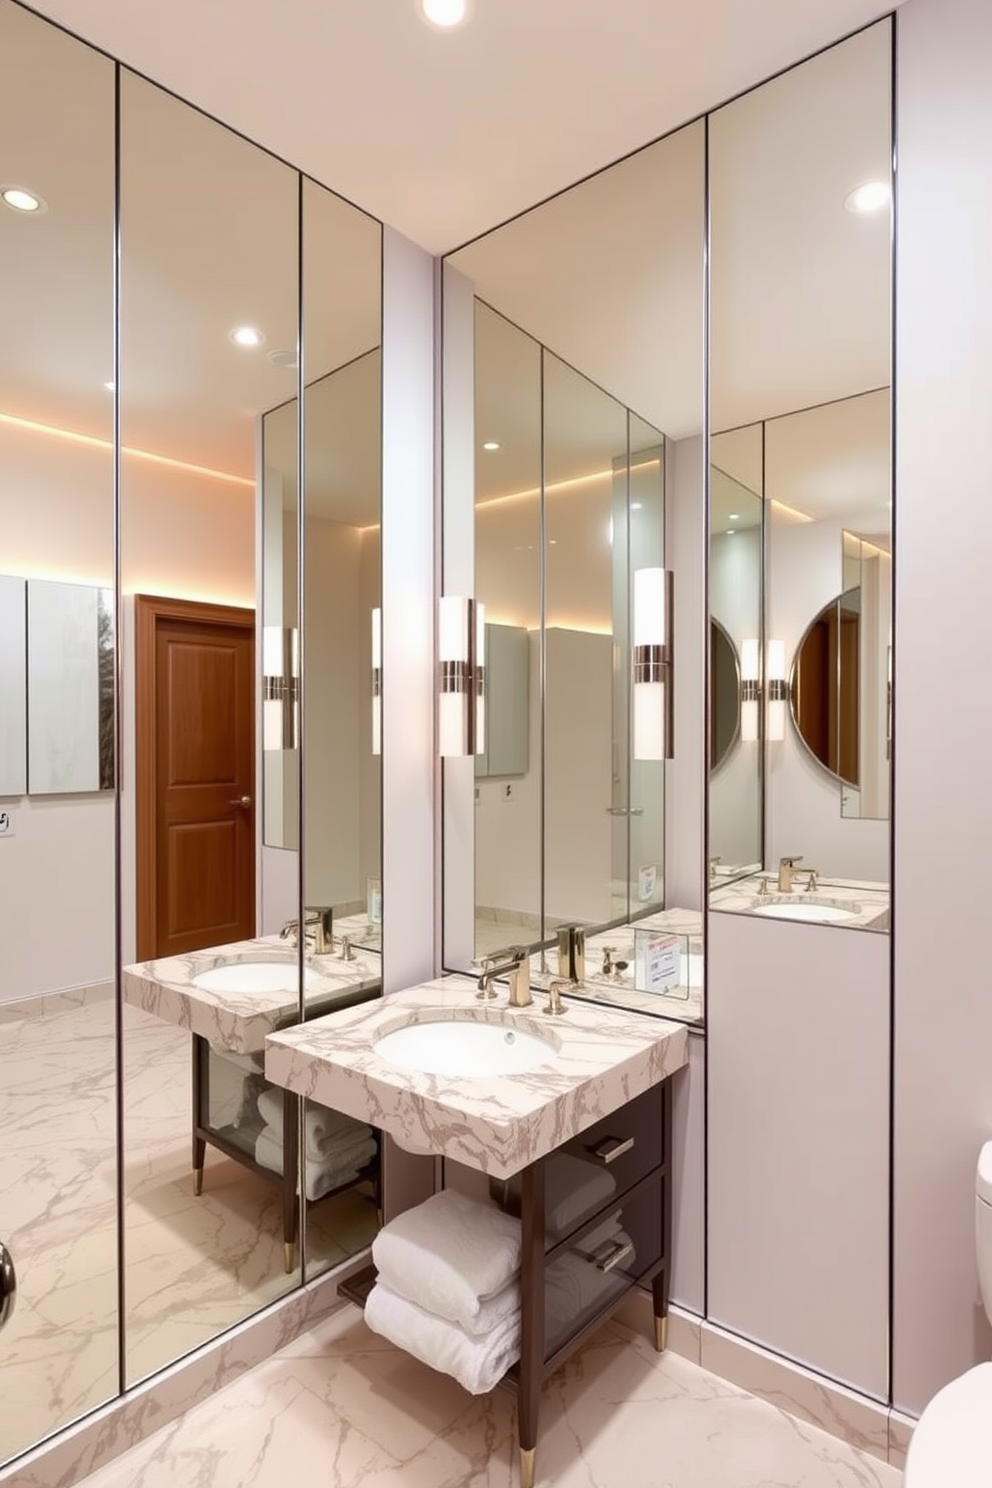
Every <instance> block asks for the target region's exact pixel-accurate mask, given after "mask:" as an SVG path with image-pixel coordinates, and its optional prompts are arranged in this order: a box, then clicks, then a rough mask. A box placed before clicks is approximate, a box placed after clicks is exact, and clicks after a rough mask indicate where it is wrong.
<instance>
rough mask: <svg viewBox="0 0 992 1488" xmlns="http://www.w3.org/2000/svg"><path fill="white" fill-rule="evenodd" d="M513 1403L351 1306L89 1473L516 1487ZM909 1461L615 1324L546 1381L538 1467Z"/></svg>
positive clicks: (103, 1479) (687, 1480)
mask: <svg viewBox="0 0 992 1488" xmlns="http://www.w3.org/2000/svg"><path fill="white" fill-rule="evenodd" d="M518 1481H519V1479H518V1477H517V1452H516V1436H515V1405H514V1401H513V1399H512V1397H511V1396H510V1395H508V1394H505V1393H503V1392H502V1391H499V1390H497V1391H495V1392H494V1393H493V1394H492V1395H490V1396H482V1397H478V1398H473V1397H472V1396H470V1395H467V1394H465V1392H464V1391H463V1390H462V1389H461V1388H460V1387H459V1386H458V1385H456V1384H455V1383H454V1381H452V1380H449V1379H447V1378H446V1377H445V1376H443V1375H439V1374H436V1373H434V1371H433V1370H430V1369H428V1368H426V1366H424V1365H422V1364H419V1363H417V1361H416V1360H414V1359H412V1358H411V1357H409V1356H408V1355H406V1354H404V1353H402V1352H401V1351H399V1350H397V1349H395V1348H393V1347H392V1346H391V1345H390V1344H388V1343H386V1342H385V1340H383V1339H381V1338H379V1337H377V1336H376V1335H375V1334H373V1333H370V1332H369V1330H368V1329H367V1328H366V1327H365V1324H364V1322H363V1320H362V1317H361V1314H360V1313H359V1311H358V1309H357V1308H355V1307H352V1306H350V1305H348V1306H347V1307H345V1308H343V1309H342V1310H341V1311H340V1312H338V1313H335V1314H334V1316H332V1317H331V1318H329V1319H327V1320H325V1322H323V1323H322V1324H321V1325H320V1326H319V1327H318V1328H316V1329H315V1330H314V1331H313V1332H311V1333H308V1334H305V1335H303V1336H302V1337H301V1338H299V1339H297V1340H296V1341H295V1343H293V1344H291V1345H290V1346H289V1347H288V1348H286V1349H284V1350H283V1351H282V1352H281V1353H279V1354H276V1355H275V1356H274V1357H273V1358H272V1359H270V1360H268V1361H266V1363H265V1364H263V1365H260V1366H259V1367H257V1368H255V1369H253V1370H252V1371H250V1373H248V1374H246V1375H245V1376H243V1377H242V1379H240V1380H238V1381H237V1382H236V1383H235V1384H232V1385H229V1386H228V1387H227V1388H226V1389H224V1390H222V1391H220V1392H219V1393H218V1394H216V1395H214V1396H211V1397H210V1399H209V1400H206V1401H204V1402H203V1403H202V1404H201V1405H199V1406H197V1407H196V1408H195V1409H193V1410H191V1411H188V1412H187V1413H186V1415H185V1416H183V1417H181V1418H180V1419H178V1420H176V1421H174V1422H173V1423H172V1424H171V1425H169V1426H166V1427H164V1428H163V1429H162V1430H161V1431H159V1432H158V1433H157V1434H156V1435H155V1436H153V1437H150V1438H149V1439H148V1440H146V1441H145V1442H143V1443H142V1444H141V1445H140V1446H137V1447H134V1448H132V1449H131V1450H130V1451H129V1452H127V1453H126V1454H125V1455H124V1456H122V1457H120V1458H118V1459H117V1460H116V1461H115V1462H113V1463H110V1464H108V1465H107V1466H106V1467H104V1468H102V1469H100V1470H99V1471H98V1472H96V1473H93V1474H92V1475H91V1476H90V1477H88V1478H86V1479H84V1480H83V1485H82V1488H286V1484H288V1483H292V1484H294V1485H298V1488H318V1485H319V1488H511V1485H516V1484H517V1483H518ZM901 1482H902V1474H901V1473H900V1472H898V1471H897V1469H895V1468H893V1467H888V1466H886V1465H885V1464H883V1463H880V1462H877V1461H875V1459H874V1458H871V1457H866V1456H863V1455H862V1454H860V1453H859V1452H857V1451H855V1450H854V1449H853V1448H851V1447H847V1446H845V1445H844V1444H842V1443H841V1442H838V1441H837V1440H836V1439H835V1438H833V1437H831V1436H828V1435H827V1434H826V1433H825V1432H823V1431H820V1430H819V1429H818V1428H817V1427H815V1426H807V1425H804V1424H802V1423H801V1422H799V1421H796V1420H795V1419H794V1418H793V1417H791V1416H788V1415H786V1414H785V1413H784V1412H783V1411H781V1410H779V1409H777V1408H776V1407H774V1406H771V1405H767V1404H765V1403H764V1402H762V1401H758V1400H755V1399H753V1398H752V1397H751V1396H749V1395H747V1394H745V1393H744V1391H742V1390H740V1389H738V1388H737V1387H736V1386H734V1385H730V1384H727V1383H726V1382H725V1381H723V1380H720V1379H718V1378H717V1377H716V1376H715V1375H712V1374H708V1373H707V1372H706V1371H705V1370H702V1369H700V1368H698V1367H697V1366H696V1365H694V1364H690V1363H688V1362H687V1361H686V1360H685V1359H681V1358H679V1356H678V1355H676V1354H671V1353H669V1354H666V1355H664V1356H659V1355H657V1354H655V1352H654V1350H653V1349H652V1348H651V1346H650V1344H649V1343H648V1342H647V1341H646V1340H645V1339H643V1338H641V1337H640V1336H639V1335H636V1334H634V1333H632V1332H631V1331H630V1330H629V1329H627V1328H625V1327H623V1326H622V1325H621V1324H619V1323H610V1324H607V1325H606V1326H605V1327H604V1328H603V1329H602V1330H601V1331H600V1332H599V1333H597V1334H596V1336H595V1337H594V1338H593V1339H592V1340H591V1342H590V1343H588V1344H587V1345H586V1347H585V1348H584V1349H583V1350H582V1351H581V1352H580V1353H579V1354H577V1355H576V1356H575V1358H574V1359H573V1360H572V1361H571V1362H570V1363H569V1364H568V1365H566V1366H565V1368H564V1369H562V1370H560V1371H559V1372H558V1373H557V1374H556V1375H555V1376H554V1377H553V1378H552V1379H551V1380H549V1381H548V1383H547V1385H546V1387H545V1391H544V1399H543V1403H542V1420H541V1431H540V1438H539V1444H538V1450H537V1483H538V1485H546V1488H550V1485H552V1484H553V1485H554V1488H898V1485H899V1484H900V1483H901Z"/></svg>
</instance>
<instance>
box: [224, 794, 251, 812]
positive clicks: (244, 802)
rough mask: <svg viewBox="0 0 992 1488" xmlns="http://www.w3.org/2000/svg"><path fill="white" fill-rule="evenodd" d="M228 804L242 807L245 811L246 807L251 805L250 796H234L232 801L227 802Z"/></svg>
mask: <svg viewBox="0 0 992 1488" xmlns="http://www.w3.org/2000/svg"><path fill="white" fill-rule="evenodd" d="M229 804H230V805H231V806H243V807H244V808H245V810H246V811H247V810H248V807H249V806H250V805H251V796H236V797H235V798H234V800H233V801H231V802H229Z"/></svg>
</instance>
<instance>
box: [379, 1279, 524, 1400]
mask: <svg viewBox="0 0 992 1488" xmlns="http://www.w3.org/2000/svg"><path fill="white" fill-rule="evenodd" d="M365 1321H366V1323H368V1325H369V1327H370V1328H371V1329H372V1331H373V1333H379V1334H381V1335H382V1337H383V1338H388V1339H389V1341H390V1343H395V1344H396V1345H397V1347H399V1348H401V1349H405V1350H406V1352H407V1353H408V1354H412V1355H413V1356H414V1358H415V1359H419V1360H420V1362H421V1363H422V1364H429V1365H430V1366H431V1368H433V1369H439V1370H441V1372H442V1373H443V1374H450V1375H451V1376H452V1377H453V1378H454V1379H456V1380H457V1381H458V1383H459V1384H460V1385H462V1386H463V1388H464V1389H466V1390H468V1391H469V1393H470V1394H471V1395H487V1394H488V1393H489V1391H490V1390H492V1389H493V1388H494V1387H495V1386H496V1385H497V1384H498V1383H499V1381H500V1380H501V1379H502V1377H503V1375H504V1374H505V1373H506V1371H507V1370H508V1369H509V1367H510V1365H511V1364H514V1363H516V1361H517V1359H519V1357H520V1311H519V1309H517V1310H516V1311H514V1312H512V1313H510V1314H509V1315H508V1316H506V1317H505V1318H504V1319H503V1320H502V1322H500V1323H497V1325H496V1326H495V1327H494V1328H492V1329H490V1331H489V1332H488V1333H486V1334H482V1335H476V1336H473V1335H471V1334H468V1333H466V1332H465V1330H464V1328H460V1327H459V1326H458V1324H457V1323H452V1322H448V1321H447V1320H446V1319H445V1318H440V1317H436V1316H434V1315H433V1314H432V1313H430V1312H425V1310H424V1309H423V1308H422V1307H418V1306H417V1304H416V1303H415V1302H411V1301H409V1300H408V1299H407V1298H406V1297H401V1296H400V1295H399V1294H398V1293H397V1292H394V1291H392V1289H391V1288H390V1287H388V1286H385V1285H384V1284H383V1282H381V1281H378V1282H376V1284H375V1286H374V1287H373V1288H372V1290H371V1292H370V1293H369V1297H368V1301H367V1302H366V1304H365Z"/></svg>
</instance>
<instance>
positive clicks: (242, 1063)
mask: <svg viewBox="0 0 992 1488" xmlns="http://www.w3.org/2000/svg"><path fill="white" fill-rule="evenodd" d="M210 1054H211V1057H212V1058H214V1059H223V1061H224V1063H225V1064H234V1065H237V1067H238V1069H242V1070H244V1071H245V1073H246V1074H251V1073H253V1072H254V1073H255V1074H259V1075H260V1074H262V1072H263V1070H264V1069H265V1051H264V1049H259V1050H258V1051H257V1053H255V1054H237V1053H235V1051H234V1050H233V1049H225V1048H224V1047H223V1046H222V1045H221V1044H211V1045H210Z"/></svg>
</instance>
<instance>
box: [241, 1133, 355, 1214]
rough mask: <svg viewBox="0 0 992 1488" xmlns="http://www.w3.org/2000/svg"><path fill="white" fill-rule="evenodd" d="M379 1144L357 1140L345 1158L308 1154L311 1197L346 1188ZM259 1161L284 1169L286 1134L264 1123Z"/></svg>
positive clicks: (257, 1152) (257, 1144)
mask: <svg viewBox="0 0 992 1488" xmlns="http://www.w3.org/2000/svg"><path fill="white" fill-rule="evenodd" d="M377 1151H378V1147H377V1145H376V1142H375V1140H374V1138H372V1137H370V1138H368V1139H367V1140H366V1141H364V1142H361V1143H359V1144H357V1145H355V1144H353V1145H352V1146H351V1148H350V1149H349V1150H348V1152H347V1153H346V1154H345V1156H344V1158H337V1157H334V1158H330V1159H323V1160H322V1161H320V1162H314V1161H313V1160H312V1159H311V1158H309V1157H308V1158H307V1160H306V1163H305V1165H304V1191H305V1193H306V1196H307V1198H308V1199H311V1200H314V1199H321V1198H323V1196H324V1195H325V1194H326V1193H329V1192H330V1191H331V1189H332V1188H342V1187H343V1186H344V1185H345V1184H346V1183H353V1182H354V1181H355V1179H356V1178H357V1177H358V1176H359V1173H360V1172H361V1170H362V1168H364V1167H365V1166H366V1165H367V1164H368V1163H370V1162H371V1161H372V1159H373V1158H374V1157H375V1155H376V1152H377ZM255 1161H256V1162H257V1163H258V1164H259V1165H260V1166H261V1167H263V1168H270V1169H271V1170H272V1172H274V1173H281V1172H282V1170H283V1145H282V1137H281V1136H280V1135H279V1134H277V1133H276V1132H275V1130H274V1129H273V1128H272V1127H271V1126H266V1127H263V1128H262V1130H261V1131H260V1132H259V1134H258V1137H257V1138H256V1140H255Z"/></svg>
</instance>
